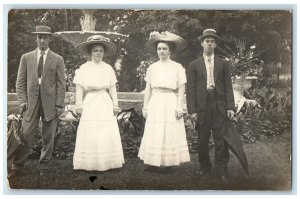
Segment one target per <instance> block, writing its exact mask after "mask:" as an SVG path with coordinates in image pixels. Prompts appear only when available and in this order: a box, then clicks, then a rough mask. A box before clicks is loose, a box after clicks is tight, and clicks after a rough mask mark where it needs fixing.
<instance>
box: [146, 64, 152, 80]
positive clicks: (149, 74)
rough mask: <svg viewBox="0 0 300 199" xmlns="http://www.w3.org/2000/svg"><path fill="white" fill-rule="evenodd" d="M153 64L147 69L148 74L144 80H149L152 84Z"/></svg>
mask: <svg viewBox="0 0 300 199" xmlns="http://www.w3.org/2000/svg"><path fill="white" fill-rule="evenodd" d="M151 66H152V65H150V66H149V67H148V69H147V71H146V76H145V78H144V80H145V81H146V82H147V83H149V84H150V82H151V73H152V72H151V71H152V67H151Z"/></svg>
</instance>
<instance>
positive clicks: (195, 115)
mask: <svg viewBox="0 0 300 199" xmlns="http://www.w3.org/2000/svg"><path fill="white" fill-rule="evenodd" d="M191 120H192V121H193V122H197V120H198V116H197V113H192V114H191Z"/></svg>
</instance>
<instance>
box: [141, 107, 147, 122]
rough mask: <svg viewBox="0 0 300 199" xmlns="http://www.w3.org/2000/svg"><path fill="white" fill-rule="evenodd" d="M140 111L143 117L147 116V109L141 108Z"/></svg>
mask: <svg viewBox="0 0 300 199" xmlns="http://www.w3.org/2000/svg"><path fill="white" fill-rule="evenodd" d="M142 112H143V117H144V118H145V119H146V118H147V116H148V111H147V109H146V108H143V109H142Z"/></svg>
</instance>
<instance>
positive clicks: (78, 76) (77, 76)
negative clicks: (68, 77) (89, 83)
mask: <svg viewBox="0 0 300 199" xmlns="http://www.w3.org/2000/svg"><path fill="white" fill-rule="evenodd" d="M73 83H74V84H77V85H80V86H82V87H83V86H84V79H83V75H82V70H80V69H77V70H75V76H74V79H73Z"/></svg>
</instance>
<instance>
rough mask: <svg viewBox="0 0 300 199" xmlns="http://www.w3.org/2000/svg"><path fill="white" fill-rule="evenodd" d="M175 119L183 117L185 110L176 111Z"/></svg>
mask: <svg viewBox="0 0 300 199" xmlns="http://www.w3.org/2000/svg"><path fill="white" fill-rule="evenodd" d="M175 117H176V119H177V120H179V119H180V118H182V117H183V110H182V109H176V111H175Z"/></svg>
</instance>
